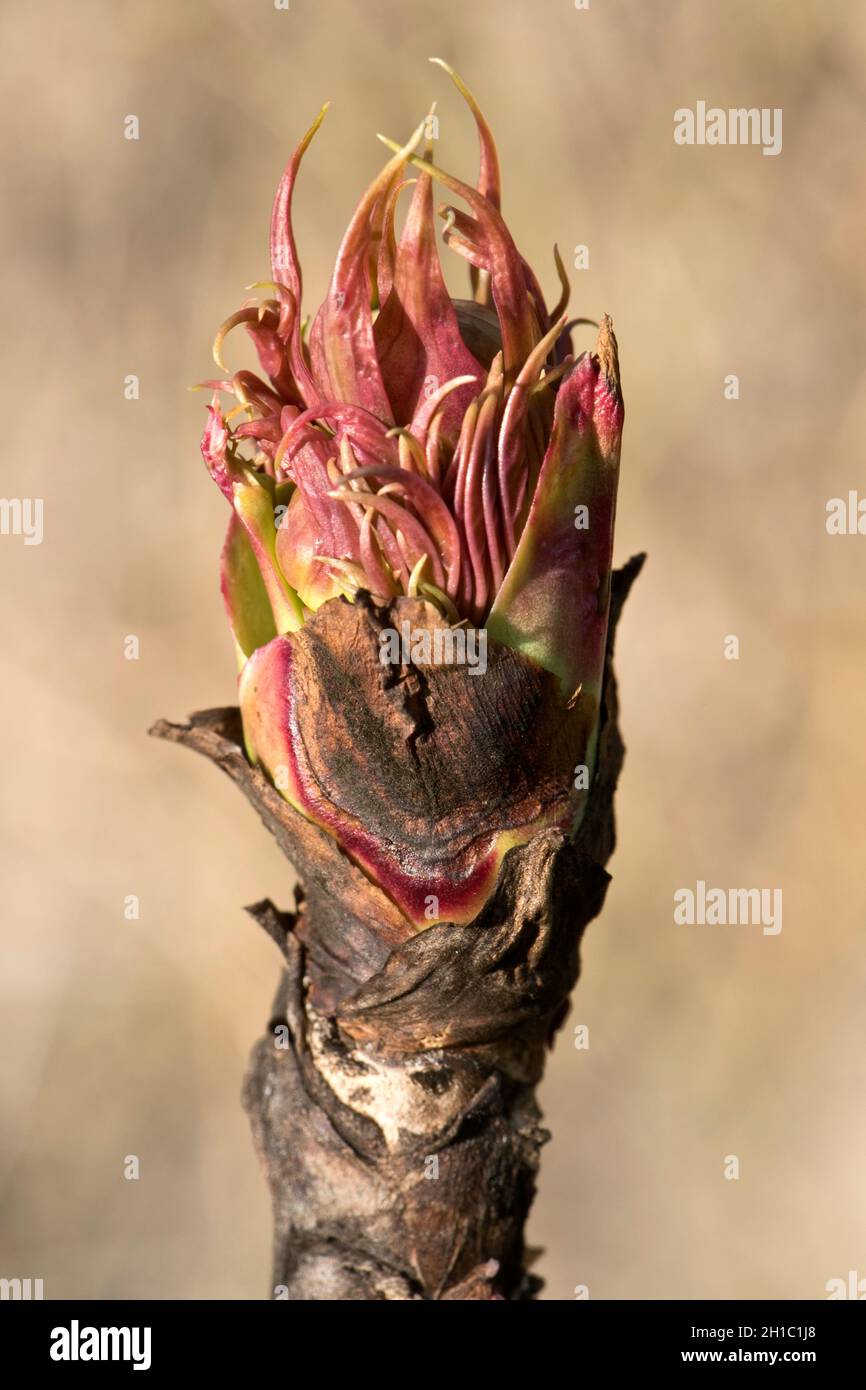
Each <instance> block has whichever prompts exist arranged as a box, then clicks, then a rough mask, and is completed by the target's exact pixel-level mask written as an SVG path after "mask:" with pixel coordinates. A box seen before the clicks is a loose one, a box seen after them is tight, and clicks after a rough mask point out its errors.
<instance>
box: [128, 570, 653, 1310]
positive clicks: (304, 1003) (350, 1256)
mask: <svg viewBox="0 0 866 1390" xmlns="http://www.w3.org/2000/svg"><path fill="white" fill-rule="evenodd" d="M642 563H643V556H637V557H635V558H634V559H633V560H631V561H630V562H629V564H628V565H626V566H625V567H624V569H622V570H620V571H617V573H616V574H615V575H614V580H613V588H612V603H611V622H610V632H609V637H608V652H607V664H606V672H605V680H604V686H603V696H602V710H601V732H600V738H599V749H598V762H597V767H596V772H595V776H594V779H593V784H592V790H591V794H590V798H589V803H588V806H587V810H586V813H585V815H584V818H583V821H582V823H581V827H580V830H579V831H578V833H577V835H576V836H575V837H574V839H570V838H569V837H568V836H567V835H566V834H565V833H563V831H562V830H561V829H558V828H556V827H555V826H551V827H550V828H548V829H544V830H541V831H539V832H538V833H537V834H535V835H534V836H533V838H531V839H530V840H529V841H528V842H527V843H525V844H522V845H520V846H519V847H516V848H513V849H511V850H509V851H508V853H507V854H506V856H505V858H504V860H503V862H502V865H501V869H500V871H499V874H498V878H497V879H496V884H495V888H494V890H493V892H492V894H491V895H490V896H489V898H488V899H487V901H486V903H485V905H484V906H483V907H482V909H481V911H480V912H479V913H478V915H477V916H476V917H475V918H474V919H473V920H472V921H470V922H469V923H466V924H463V925H455V924H453V923H442V924H438V925H435V926H432V927H429V928H428V929H426V930H424V931H420V932H418V931H416V930H414V929H413V928H412V926H411V925H410V924H409V923H408V922H407V920H406V918H405V917H404V916H403V914H402V912H400V911H399V910H398V909H397V907H396V906H395V905H394V903H393V902H392V901H391V899H390V898H389V897H388V896H386V895H385V893H384V892H383V891H382V890H381V889H379V888H378V887H376V885H375V884H373V883H372V882H371V881H370V879H369V878H367V877H366V876H365V875H364V874H363V873H362V872H361V870H360V869H359V868H358V867H357V866H356V864H355V863H354V862H353V860H352V859H350V858H349V857H348V855H347V854H346V853H344V851H343V850H342V849H341V848H340V846H339V844H338V843H337V840H336V839H335V838H334V836H333V835H332V834H329V833H328V832H327V831H326V830H325V829H323V828H321V827H320V826H319V825H317V824H314V823H313V822H312V821H311V820H309V819H307V818H306V817H304V816H303V815H301V814H300V813H299V812H298V811H296V810H294V809H293V808H292V807H291V806H290V805H289V804H288V803H287V802H286V801H285V800H284V799H283V798H282V797H281V796H280V794H279V792H278V791H277V790H276V789H275V787H274V786H273V785H272V784H271V783H270V782H269V781H268V779H267V778H266V777H265V776H264V775H263V774H262V772H261V771H260V770H258V769H257V768H255V767H252V766H251V765H250V763H249V762H248V760H247V757H246V755H245V753H244V751H243V741H242V734H241V725H240V718H239V714H238V711H237V710H236V709H234V708H230V709H219V710H208V711H204V712H203V713H199V714H196V715H193V716H192V717H191V719H190V721H189V723H187V724H169V723H167V722H166V721H164V720H163V721H160V722H159V723H158V724H156V725H155V726H154V728H153V729H152V730H151V732H152V733H153V734H155V735H156V736H158V737H161V738H166V739H169V740H170V741H173V742H177V743H182V744H185V745H186V746H188V747H191V748H193V749H195V750H196V751H198V752H200V753H203V754H204V755H205V756H206V757H208V758H209V759H210V760H211V761H212V762H214V763H216V764H217V766H218V767H220V768H221V769H222V770H223V771H224V772H225V773H227V774H228V776H229V777H231V778H232V780H233V781H235V782H236V783H237V784H238V786H239V787H240V789H241V790H242V791H243V792H244V794H245V795H246V796H247V798H248V799H249V800H250V802H251V803H252V804H253V806H254V807H255V808H256V810H257V811H258V813H259V815H260V816H261V818H262V820H263V821H264V823H265V825H266V826H267V828H268V830H270V832H271V833H272V834H273V835H274V836H275V838H276V840H277V842H278V844H279V845H280V848H281V849H282V850H283V852H284V853H285V854H286V855H287V857H288V858H289V859H290V860H291V861H292V863H293V864H294V866H295V868H296V870H297V873H298V877H299V879H300V885H301V886H300V887H299V888H298V889H296V907H295V911H294V912H285V911H281V910H280V909H278V908H277V907H275V906H274V904H273V903H271V902H269V901H264V902H261V903H258V904H256V905H255V906H254V907H252V908H250V909H249V911H250V913H251V914H252V916H253V917H254V918H255V920H256V921H257V922H258V923H259V924H260V925H261V926H262V927H263V928H264V929H265V930H266V931H267V933H268V935H269V936H270V937H271V938H272V939H273V941H274V942H275V944H276V945H277V947H278V948H279V950H280V952H281V954H282V957H283V967H284V968H283V974H282V978H281V982H280V986H279V990H278V993H277V996H276V999H275V1001H274V1006H273V1010H272V1016H271V1020H270V1023H269V1025H268V1029H267V1031H266V1032H265V1034H264V1036H263V1037H262V1038H261V1039H260V1040H259V1042H258V1043H257V1044H256V1047H255V1049H254V1051H253V1054H252V1058H251V1061H250V1066H249V1070H248V1074H247V1078H246V1082H245V1086H244V1105H245V1107H246V1109H247V1111H248V1113H249V1116H250V1120H251V1123H252V1129H253V1134H254V1138H255V1143H256V1147H257V1150H258V1153H259V1155H260V1158H261V1161H262V1163H263V1166H264V1169H265V1172H266V1175H267V1179H268V1182H269V1185H270V1189H271V1194H272V1198H273V1207H274V1223H275V1233H274V1263H273V1285H274V1296H276V1297H287V1298H289V1299H312V1300H320V1299H322V1300H324V1299H335V1300H355V1299H433V1300H438V1299H527V1298H532V1297H533V1296H534V1295H535V1293H536V1292H537V1290H538V1288H539V1287H540V1281H539V1280H538V1279H536V1278H535V1277H534V1276H533V1275H532V1274H531V1273H530V1272H529V1266H530V1263H531V1259H532V1252H531V1251H529V1250H527V1247H526V1245H525V1241H524V1226H525V1222H526V1217H527V1214H528V1212H529V1207H530V1204H531V1202H532V1198H533V1195H534V1191H535V1178H536V1173H537V1171H538V1166H539V1151H540V1148H541V1146H542V1144H543V1143H544V1142H545V1140H546V1138H547V1137H548V1136H547V1134H546V1132H545V1131H544V1129H543V1128H542V1127H541V1123H540V1121H541V1114H540V1111H539V1108H538V1104H537V1101H536V1098H535V1088H536V1086H537V1085H538V1082H539V1081H540V1079H541V1076H542V1072H543V1068H544V1061H545V1054H546V1050H547V1048H548V1047H549V1046H550V1045H551V1043H552V1040H553V1037H554V1034H555V1032H556V1030H557V1028H558V1027H559V1026H560V1025H561V1024H562V1022H563V1019H564V1018H565V1015H566V1013H567V1011H568V1007H569V995H570V993H571V990H572V988H573V986H574V984H575V982H576V980H577V977H578V974H579V968H580V954H579V952H580V942H581V937H582V935H583V931H584V929H585V927H586V926H587V924H588V923H589V922H590V921H591V920H592V919H593V918H594V917H595V916H596V915H597V914H598V913H599V911H600V910H601V907H602V904H603V902H604V898H605V893H606V890H607V885H608V882H609V876H608V874H607V872H606V869H605V867H604V866H605V864H606V863H607V860H608V858H609V857H610V854H611V852H612V850H613V847H614V815H613V799H614V790H615V787H616V782H617V778H618V775H619V772H620V768H621V765H622V760H623V753H624V750H623V744H622V741H621V738H620V734H619V728H618V722H617V696H616V682H615V679H614V674H613V666H612V651H613V637H614V632H615V629H616V623H617V620H618V617H619V614H620V611H621V608H622V604H623V603H624V601H625V598H626V596H627V593H628V590H629V588H630V587H631V584H632V582H633V581H634V579H635V577H636V576H637V574H638V572H639V570H640V568H641V565H642ZM327 608H328V609H330V610H332V613H331V616H330V617H328V618H327V619H324V618H322V620H321V621H319V618H320V615H323V614H324V613H325V610H324V609H323V610H320V614H317V615H316V618H315V619H313V620H311V622H310V624H308V626H309V628H310V632H309V634H308V635H307V636H306V637H305V638H304V641H303V642H302V643H301V644H299V659H298V670H299V674H298V676H297V680H298V683H299V688H300V689H301V690H302V692H303V693H304V696H305V698H304V700H303V701H302V705H303V709H304V711H305V713H303V714H302V721H303V720H305V721H306V722H305V723H304V724H303V727H302V729H301V738H300V742H301V743H302V745H303V748H304V750H305V757H306V759H307V763H308V772H309V774H310V776H313V777H315V778H317V779H318V785H319V787H320V788H321V789H323V794H324V791H327V794H328V797H329V798H330V800H329V806H330V805H331V803H335V804H336V805H337V807H338V810H339V813H340V815H341V816H343V817H344V818H345V817H346V816H350V817H354V818H356V819H357V820H358V822H359V823H363V824H364V825H365V826H366V828H367V830H368V831H371V832H372V833H374V834H375V835H377V836H379V837H380V838H381V839H382V841H383V842H384V843H387V844H388V845H389V846H390V852H391V853H392V854H393V855H394V857H395V862H397V861H399V862H400V863H401V864H402V865H403V866H404V867H405V866H406V865H409V866H410V867H411V868H412V869H413V871H419V872H420V871H422V870H424V867H425V855H426V856H427V858H428V860H430V863H428V864H427V868H429V870H430V872H431V873H440V874H441V872H442V866H443V864H445V863H448V864H452V865H456V866H457V870H456V871H460V872H462V871H463V869H464V867H465V861H466V859H467V856H468V855H469V854H470V850H471V846H472V845H473V844H477V843H478V842H479V840H482V839H483V837H484V835H485V834H486V833H487V832H488V830H489V828H490V823H491V818H498V822H499V823H502V817H503V815H504V816H505V817H506V822H505V823H508V824H513V825H520V824H523V823H526V820H527V817H528V813H529V812H531V810H532V806H533V805H535V803H536V801H537V800H539V799H540V803H541V802H543V803H544V804H546V805H550V804H553V803H555V802H556V798H557V797H558V796H559V795H560V794H561V792H562V789H563V788H564V787H566V786H567V785H570V782H571V779H572V775H573V767H574V762H575V761H579V759H574V746H573V743H572V741H571V738H572V733H574V730H575V729H577V728H578V725H577V723H575V724H574V725H573V726H571V732H569V728H568V727H565V726H566V725H568V719H567V718H566V716H565V714H564V712H563V710H562V708H561V707H560V710H559V717H558V718H557V717H556V714H555V709H554V703H555V702H554V700H553V694H552V686H551V685H550V684H549V683H548V682H547V677H546V676H544V677H543V679H541V680H539V679H538V677H537V668H532V669H531V670H530V669H529V668H528V666H527V663H524V662H522V659H521V658H516V659H514V660H512V659H511V657H510V656H509V655H508V654H506V653H502V652H500V653H498V654H497V657H496V660H494V662H493V663H492V668H491V669H492V671H493V675H492V677H491V680H490V681H488V676H491V671H488V673H487V675H485V676H484V677H483V678H482V682H483V683H484V686H485V690H486V691H487V692H488V694H489V692H490V691H491V690H492V691H493V692H494V696H495V698H493V699H492V700H491V699H488V697H487V695H485V696H480V695H479V682H477V681H476V682H472V681H470V687H471V689H470V690H468V691H463V693H462V694H461V691H460V687H459V686H457V685H455V684H454V678H453V673H452V676H451V684H450V685H449V684H447V683H443V684H441V685H440V686H436V685H435V680H436V679H437V676H436V673H435V672H428V673H427V676H428V678H429V683H428V679H427V678H425V677H423V676H422V678H421V682H420V687H419V685H418V682H417V673H413V680H414V682H415V683H414V684H413V682H412V681H409V682H408V684H407V683H405V682H404V683H403V685H402V686H401V688H400V690H399V691H397V692H396V693H395V692H394V690H393V689H391V690H386V691H385V693H384V696H382V694H381V691H378V689H374V686H375V682H376V679H378V681H379V685H380V686H381V683H382V682H381V672H379V674H378V676H376V674H375V667H374V666H371V659H370V653H369V651H368V650H366V648H365V645H364V642H365V641H367V637H369V634H370V633H373V634H375V631H376V627H377V624H378V623H379V622H380V620H381V618H382V614H381V613H377V612H375V611H373V610H371V609H369V608H367V609H366V610H365V608H364V606H363V605H357V604H356V605H351V606H350V605H327ZM338 609H340V610H343V609H346V610H348V612H342V611H341V612H337V610H338ZM353 624H354V625H355V626H354V627H352V625H353ZM347 625H348V626H347ZM359 634H361V635H360V636H359ZM364 634H366V636H364ZM362 637H364V640H361V638H362ZM367 645H368V646H369V642H367ZM511 655H512V657H513V654H511ZM497 673H498V674H497ZM368 675H369V681H368V680H367V676H368ZM443 681H444V678H443ZM496 682H498V685H497V684H496ZM377 700H379V701H380V703H381V710H378V706H377V703H376V702H377ZM560 706H561V698H560ZM527 708H528V709H529V710H530V711H531V716H532V717H531V718H530V719H528V720H527V718H526V717H525V715H526V710H527ZM371 710H372V715H371V713H370V711H371ZM503 710H505V711H506V712H507V713H508V718H500V717H499V716H500V714H501V712H502V711H503ZM377 711H378V712H377ZM518 716H519V717H518ZM497 721H498V722H497ZM560 725H562V726H563V727H560ZM455 730H456V732H455ZM578 732H579V729H578ZM407 747H409V748H410V749H411V752H412V757H411V759H408V760H407V753H406V749H407ZM401 750H402V751H401ZM420 759H423V762H422V761H419V760H420ZM467 760H468V763H467ZM469 765H471V766H469ZM467 768H468V770H467ZM419 784H423V788H424V795H423V797H422V798H420V799H419V797H418V794H417V788H418V786H419ZM467 807H469V808H471V812H470V811H467ZM508 817H510V819H508ZM521 817H523V820H521ZM322 819H323V820H324V821H325V823H327V816H326V815H325V814H324V813H323V816H322ZM431 856H432V859H431ZM433 860H435V863H434V862H433ZM419 866H420V868H419Z"/></svg>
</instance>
